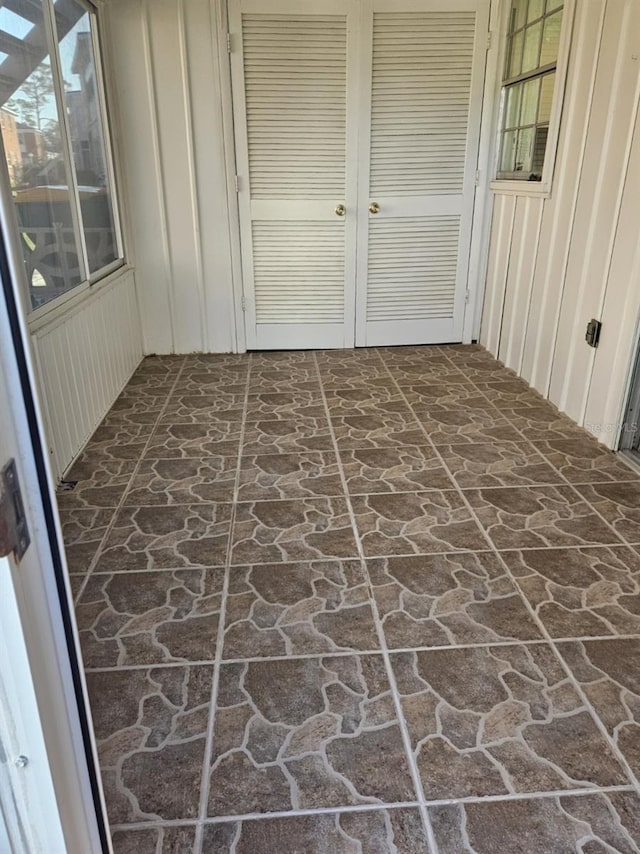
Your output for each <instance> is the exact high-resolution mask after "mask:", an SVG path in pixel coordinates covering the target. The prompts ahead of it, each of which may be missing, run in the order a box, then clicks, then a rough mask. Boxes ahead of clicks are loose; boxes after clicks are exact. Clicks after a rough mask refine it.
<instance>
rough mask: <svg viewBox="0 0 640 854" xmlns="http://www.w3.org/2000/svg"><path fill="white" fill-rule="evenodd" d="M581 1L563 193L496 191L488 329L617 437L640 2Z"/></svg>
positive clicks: (637, 289) (602, 430) (554, 390)
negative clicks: (598, 330)
mask: <svg viewBox="0 0 640 854" xmlns="http://www.w3.org/2000/svg"><path fill="white" fill-rule="evenodd" d="M576 7H577V8H576V17H575V22H574V29H573V36H572V43H571V52H570V63H569V73H568V78H567V89H566V94H565V101H564V110H563V116H562V124H561V131H560V142H559V147H558V155H557V160H556V168H555V175H554V180H553V187H552V193H551V196H550V198H546V199H543V198H535V197H527V196H525V195H507V194H500V193H496V195H495V200H494V205H493V220H492V228H491V240H490V253H489V264H488V272H487V286H486V293H485V303H484V311H483V317H482V327H481V334H480V340H481V342H482V343H483V344H484V345H485V346H486V347H487V349H488V350H490V352H492V353H493V354H494V355H496V356H497V357H498V358H499V359H500V360H501V361H503V362H504V363H505V364H506V365H507V366H508V367H510V368H512V369H513V370H515V371H516V372H517V373H518V374H520V375H521V376H523V377H524V378H525V379H526V380H527V381H528V382H529V383H530V384H531V385H532V386H534V387H535V388H536V389H537V390H538V391H539V392H541V394H543V395H544V396H545V397H548V398H549V399H550V400H551V401H552V402H553V403H555V404H556V405H557V406H558V407H559V409H561V410H562V411H564V412H566V413H567V414H568V415H570V416H571V418H573V419H574V420H576V421H577V422H578V423H580V424H584V425H585V426H586V427H587V429H589V430H591V432H593V433H594V434H595V435H597V436H598V438H599V439H600V440H601V441H603V442H605V443H606V444H607V445H609V446H610V447H614V446H615V443H616V437H617V422H618V420H619V415H620V410H621V407H622V405H623V401H624V395H625V387H626V382H627V376H628V372H629V368H630V362H631V359H632V352H633V347H634V343H635V329H636V324H637V318H638V313H639V310H640V255H639V252H638V236H639V232H638V221H639V220H640V130H639V129H638V121H637V118H638V98H639V95H640V3H638V2H637V0H585V2H578V3H577V4H576ZM524 189H525V190H526V187H525V188H524ZM592 317H595V318H598V319H601V320H602V322H603V330H602V337H601V343H600V346H599V348H598V349H597V350H594V349H593V348H590V347H589V346H588V345H587V344H586V342H585V340H584V335H585V330H586V325H587V322H588V320H589V319H590V318H592Z"/></svg>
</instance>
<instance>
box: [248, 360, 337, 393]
mask: <svg viewBox="0 0 640 854" xmlns="http://www.w3.org/2000/svg"><path fill="white" fill-rule="evenodd" d="M263 391H264V392H267V393H273V392H285V393H291V392H297V391H309V392H311V393H312V394H315V395H320V379H319V377H318V371H317V370H316V367H315V365H314V364H312V363H308V365H304V366H302V365H295V366H293V365H282V366H278V367H276V366H275V365H272V366H270V367H268V368H266V367H252V369H251V376H250V378H249V394H258V393H260V392H263Z"/></svg>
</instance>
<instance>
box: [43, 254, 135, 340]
mask: <svg viewBox="0 0 640 854" xmlns="http://www.w3.org/2000/svg"><path fill="white" fill-rule="evenodd" d="M132 270H133V267H132V266H131V265H130V264H127V263H125V262H123V263H121V264H120V266H119V267H117V268H116V269H115V270H113V271H112V272H110V273H107V274H106V275H105V276H104V277H103V278H101V279H99V280H98V281H96V282H91V283H89V282H82V284H80V285H78V286H77V287H75V288H73V289H72V290H70V291H69V292H68V293H66V294H63V295H62V296H60V297H57V298H56V299H55V300H52V301H51V302H50V303H47V304H46V305H42V306H40V308H37V309H36V310H35V311H32V312H31V314H29V315H28V317H27V328H28V330H29V332H30V333H34V332H38V331H40V330H41V329H43V328H44V327H46V326H49V324H52V323H55V322H57V321H60V320H63V319H64V318H65V317H66V316H67V315H68V314H70V313H71V312H72V311H75V310H76V309H77V308H79V307H80V306H81V305H83V304H84V303H85V302H88V301H89V300H90V299H92V298H93V297H95V296H97V295H98V294H99V293H101V292H102V291H103V289H105V288H107V287H109V286H110V285H113V284H115V283H116V282H117V281H119V280H120V279H121V278H122V277H123V276H126V275H127V274H128V273H131V272H132Z"/></svg>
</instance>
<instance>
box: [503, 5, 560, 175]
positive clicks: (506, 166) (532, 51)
mask: <svg viewBox="0 0 640 854" xmlns="http://www.w3.org/2000/svg"><path fill="white" fill-rule="evenodd" d="M563 6H564V3H562V2H561V0H511V3H510V9H509V21H508V32H507V50H506V56H505V65H504V73H503V80H502V125H501V130H500V148H499V157H498V174H497V178H498V179H499V180H505V179H506V180H521V181H541V180H542V173H543V167H544V161H545V154H546V153H547V141H548V139H549V124H550V121H551V113H552V105H553V95H554V89H555V84H556V70H557V69H556V66H557V62H558V49H559V46H560V31H561V27H562V16H563Z"/></svg>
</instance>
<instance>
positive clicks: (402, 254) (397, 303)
mask: <svg viewBox="0 0 640 854" xmlns="http://www.w3.org/2000/svg"><path fill="white" fill-rule="evenodd" d="M371 7H372V8H371V13H370V14H369V15H365V16H364V17H365V24H364V26H363V39H364V40H365V43H366V44H369V45H370V51H369V52H368V53H367V55H363V56H362V60H361V61H362V73H363V78H364V79H365V80H368V81H370V85H367V86H365V87H364V90H365V91H366V93H367V95H369V94H370V98H371V100H370V103H368V104H363V105H362V106H361V146H360V156H359V161H360V169H361V175H360V195H359V206H358V209H359V211H360V212H361V216H360V221H359V226H358V286H357V287H358V292H357V309H356V311H357V333H356V342H357V344H358V345H360V346H364V345H369V346H375V345H382V344H432V343H442V342H448V341H461V340H462V329H463V321H464V311H465V295H466V290H467V279H468V272H469V270H468V268H469V250H470V244H471V225H472V218H473V206H474V197H475V172H476V168H477V152H478V140H479V130H480V110H481V104H482V90H483V81H484V65H485V52H486V34H487V27H488V13H489V3H488V0H372V3H371ZM369 118H370V121H369ZM371 203H377V205H378V206H379V212H378V213H369V212H368V208H369V205H370V204H371Z"/></svg>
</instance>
